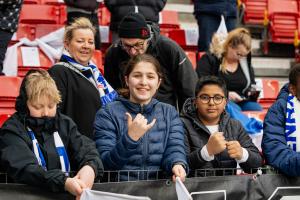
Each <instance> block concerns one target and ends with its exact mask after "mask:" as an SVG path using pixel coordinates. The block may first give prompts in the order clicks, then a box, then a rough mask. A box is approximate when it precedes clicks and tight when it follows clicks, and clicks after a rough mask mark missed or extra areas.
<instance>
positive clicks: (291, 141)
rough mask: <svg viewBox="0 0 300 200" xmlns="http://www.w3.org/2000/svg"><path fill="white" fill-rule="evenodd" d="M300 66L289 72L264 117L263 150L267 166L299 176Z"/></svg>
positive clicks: (289, 174)
mask: <svg viewBox="0 0 300 200" xmlns="http://www.w3.org/2000/svg"><path fill="white" fill-rule="evenodd" d="M299 115H300V65H299V64H297V65H295V66H294V67H293V68H292V69H291V71H290V73H289V83H288V84H286V85H285V86H284V87H283V88H282V89H281V91H280V92H279V95H278V97H277V100H276V102H275V103H274V104H273V105H272V106H271V107H270V108H269V110H268V113H267V115H266V117H265V120H264V134H263V140H262V149H263V153H264V155H265V158H266V162H267V164H268V165H271V166H272V167H274V168H276V169H278V170H279V171H280V172H282V173H284V174H286V175H288V176H300V154H299V152H300V146H299V141H300V138H299V136H300V126H299V124H300V118H299Z"/></svg>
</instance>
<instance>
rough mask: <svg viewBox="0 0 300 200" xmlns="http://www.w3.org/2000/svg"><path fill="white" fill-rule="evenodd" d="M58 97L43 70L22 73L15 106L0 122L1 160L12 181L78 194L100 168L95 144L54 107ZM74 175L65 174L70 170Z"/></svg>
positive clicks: (53, 85) (86, 187) (51, 80)
mask: <svg viewBox="0 0 300 200" xmlns="http://www.w3.org/2000/svg"><path fill="white" fill-rule="evenodd" d="M60 101H61V98H60V95H59V91H58V89H57V87H56V85H55V82H54V81H53V79H52V78H51V77H50V76H49V74H48V72H47V71H45V70H32V71H29V72H28V73H27V75H26V76H25V78H24V80H23V82H22V85H21V88H20V95H19V97H18V98H17V102H16V110H17V112H16V113H15V114H14V115H13V116H11V117H10V118H9V119H8V120H7V121H6V122H5V124H4V125H3V127H2V129H1V137H0V153H1V165H2V166H3V167H4V168H5V169H6V171H7V173H8V176H9V177H11V178H12V179H13V180H14V181H15V182H17V183H25V184H29V185H33V186H37V187H39V188H44V189H47V190H50V191H53V192H62V191H68V192H70V193H71V194H72V195H74V196H76V197H77V198H78V199H79V197H80V195H81V193H82V191H83V189H90V188H92V186H93V183H94V179H95V178H96V177H97V176H101V175H102V173H103V166H102V162H101V160H100V159H99V154H98V152H97V150H96V147H95V144H94V142H93V141H92V140H90V139H89V138H87V137H85V136H83V135H81V134H80V133H79V132H78V131H77V127H76V125H75V123H74V122H73V121H72V120H71V119H70V118H69V117H67V116H65V115H63V114H61V113H60V112H57V104H58V103H59V102H60ZM71 171H74V172H76V176H74V177H72V176H70V172H71Z"/></svg>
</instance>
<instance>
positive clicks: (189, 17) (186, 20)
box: [164, 1, 197, 28]
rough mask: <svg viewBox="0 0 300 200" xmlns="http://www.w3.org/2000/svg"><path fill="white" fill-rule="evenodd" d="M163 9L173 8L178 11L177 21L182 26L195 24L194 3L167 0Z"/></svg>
mask: <svg viewBox="0 0 300 200" xmlns="http://www.w3.org/2000/svg"><path fill="white" fill-rule="evenodd" d="M164 9H165V10H174V11H177V12H178V16H179V22H180V25H181V27H182V28H184V27H190V26H191V25H192V26H197V21H196V19H195V17H194V15H193V12H194V5H192V4H182V3H170V2H169V1H168V2H167V4H166V6H165V8H164Z"/></svg>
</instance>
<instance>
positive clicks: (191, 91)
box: [160, 37, 198, 110]
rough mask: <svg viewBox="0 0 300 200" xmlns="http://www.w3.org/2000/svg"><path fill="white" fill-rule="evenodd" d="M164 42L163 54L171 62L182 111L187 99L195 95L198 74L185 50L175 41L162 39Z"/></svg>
mask: <svg viewBox="0 0 300 200" xmlns="http://www.w3.org/2000/svg"><path fill="white" fill-rule="evenodd" d="M160 40H161V41H162V42H161V43H160V45H161V53H162V54H163V55H160V56H166V58H169V59H171V60H169V61H168V65H171V66H168V67H170V68H171V69H172V75H173V76H172V83H173V87H174V90H175V91H176V94H177V98H178V106H179V109H180V110H181V108H182V106H183V104H184V102H185V100H186V99H188V98H190V97H193V96H194V95H195V86H196V83H197V80H198V77H197V74H196V72H195V71H194V69H193V66H192V63H191V62H190V60H189V59H188V58H187V56H186V54H185V52H184V51H183V49H182V48H181V47H180V46H179V45H178V44H176V43H175V42H174V41H172V40H169V39H167V38H164V37H160Z"/></svg>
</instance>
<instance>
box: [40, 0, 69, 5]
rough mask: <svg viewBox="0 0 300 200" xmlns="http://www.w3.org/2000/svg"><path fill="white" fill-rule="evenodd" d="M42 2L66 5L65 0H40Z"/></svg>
mask: <svg viewBox="0 0 300 200" xmlns="http://www.w3.org/2000/svg"><path fill="white" fill-rule="evenodd" d="M40 1H41V4H49V5H65V2H64V1H63V0H40Z"/></svg>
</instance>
